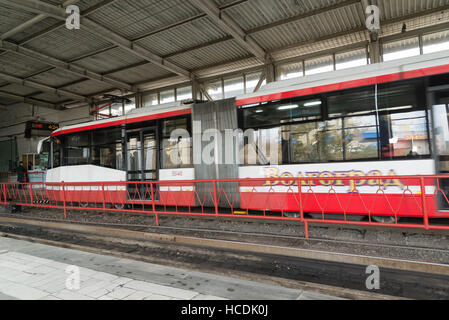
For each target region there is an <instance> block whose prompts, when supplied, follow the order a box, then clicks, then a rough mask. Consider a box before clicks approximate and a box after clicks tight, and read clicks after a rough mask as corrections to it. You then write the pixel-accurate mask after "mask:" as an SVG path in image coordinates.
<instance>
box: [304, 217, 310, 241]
mask: <svg viewBox="0 0 449 320" xmlns="http://www.w3.org/2000/svg"><path fill="white" fill-rule="evenodd" d="M304 233H305V236H306V239H309V223H308V222H307V221H304Z"/></svg>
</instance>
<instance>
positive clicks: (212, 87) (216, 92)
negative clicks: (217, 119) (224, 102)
mask: <svg viewBox="0 0 449 320" xmlns="http://www.w3.org/2000/svg"><path fill="white" fill-rule="evenodd" d="M206 91H207V93H208V94H209V95H210V96H211V98H212V99H214V100H221V99H223V86H222V83H221V80H219V81H215V82H211V83H207V84H206Z"/></svg>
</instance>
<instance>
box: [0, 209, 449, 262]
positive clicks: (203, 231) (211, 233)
mask: <svg viewBox="0 0 449 320" xmlns="http://www.w3.org/2000/svg"><path fill="white" fill-rule="evenodd" d="M1 216H4V217H9V218H19V219H29V220H36V221H46V222H57V223H71V224H75V223H76V224H81V225H88V226H98V227H110V228H121V229H129V230H134V231H142V232H147V231H152V232H157V233H165V234H167V233H168V234H176V235H195V236H200V237H208V238H211V237H212V238H213V239H218V238H220V239H222V240H226V239H228V240H232V239H235V238H236V237H239V238H241V237H247V239H248V240H249V241H252V240H255V239H256V240H258V239H263V240H265V241H266V240H270V241H272V240H273V239H276V240H280V241H304V242H308V243H310V244H313V243H329V244H333V245H354V246H356V245H363V246H366V247H371V248H381V249H394V250H413V251H424V252H430V253H441V254H448V250H447V249H440V248H428V247H422V246H421V247H420V246H413V245H412V246H404V245H392V244H376V243H360V242H356V241H347V240H335V239H325V238H319V239H318V238H309V239H306V238H305V237H300V236H288V235H279V234H274V233H258V232H241V231H229V230H219V229H212V228H210V229H207V228H189V227H173V226H148V225H146V226H143V225H139V224H124V223H99V222H88V221H85V222H77V221H70V220H66V219H52V218H38V217H34V218H30V217H29V216H25V215H17V214H14V215H0V217H1ZM448 262H449V261H448Z"/></svg>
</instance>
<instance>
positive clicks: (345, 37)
mask: <svg viewBox="0 0 449 320" xmlns="http://www.w3.org/2000/svg"><path fill="white" fill-rule="evenodd" d="M45 2H47V3H50V4H55V5H60V4H62V3H63V2H65V0H46V1H45ZM213 2H214V3H215V4H216V5H217V6H219V7H222V8H224V9H223V10H224V12H225V13H226V14H227V15H228V16H229V17H231V19H233V20H234V21H235V22H236V24H237V25H239V27H240V28H241V29H242V30H243V31H244V32H246V33H248V34H249V37H251V38H252V39H253V40H254V41H255V42H256V43H257V44H258V45H260V46H261V47H262V48H263V49H264V50H265V51H266V52H268V53H271V54H272V56H273V59H274V61H275V62H276V61H281V60H285V59H296V58H301V57H303V56H306V55H309V54H315V53H319V52H322V51H326V52H327V53H328V52H329V50H330V49H335V50H338V49H339V48H344V47H346V46H354V45H355V44H356V45H357V46H358V45H362V46H363V44H364V43H365V42H366V41H368V40H369V34H368V32H367V31H366V30H365V15H364V8H362V5H361V2H360V1H358V2H356V3H354V1H351V0H276V1H274V0H213ZM370 3H373V4H375V5H378V6H379V7H380V9H381V18H382V31H381V36H388V35H392V34H398V33H401V31H402V25H403V23H404V22H405V23H406V24H407V30H408V31H410V30H415V29H419V28H423V27H426V26H432V25H435V24H441V23H443V22H449V0H373V1H370ZM77 4H78V5H79V6H80V8H81V11H82V12H89V11H90V9H92V8H94V7H96V5H104V6H102V7H101V8H100V9H99V10H96V11H95V12H93V13H91V14H90V15H89V18H90V19H92V20H93V21H95V22H97V23H98V24H100V25H102V26H104V27H106V28H108V29H109V30H111V31H112V32H114V33H116V34H118V35H120V36H122V37H125V38H126V39H128V40H131V41H132V40H135V43H136V44H138V45H140V46H142V47H144V48H146V49H147V50H148V51H150V52H152V53H154V54H156V55H158V56H161V57H165V58H166V59H167V60H168V61H170V62H172V63H174V64H176V65H178V66H180V67H182V68H184V69H186V70H193V71H195V74H196V76H198V77H200V78H202V77H211V76H216V75H219V74H223V73H228V72H234V71H238V70H244V69H248V68H253V67H260V66H261V65H262V62H261V61H259V60H258V59H255V58H254V57H253V56H252V54H251V52H250V51H249V50H248V49H247V48H245V47H244V46H242V45H241V44H239V43H238V42H237V41H236V40H234V39H233V38H232V36H231V35H230V34H229V33H228V32H227V31H226V30H224V29H223V28H222V27H220V26H218V25H217V24H216V23H215V22H214V21H213V20H212V19H210V18H209V17H207V16H206V14H205V13H204V12H203V11H201V10H200V9H198V8H197V7H195V6H194V5H193V4H192V3H191V2H189V1H185V0H118V1H112V2H107V1H104V0H80V1H79V2H78V3H77ZM333 6H338V7H333ZM329 8H332V10H329ZM436 9H438V10H436ZM443 9H446V10H443ZM429 10H432V12H430V11H429ZM305 14H307V17H305V16H303V15H305ZM410 15H414V16H413V17H408V18H407V16H410ZM35 16H36V14H35V13H30V12H26V11H25V10H19V9H16V8H12V7H7V6H4V5H0V34H4V33H5V32H8V31H10V30H11V29H13V28H15V27H17V26H19V25H21V24H22V23H24V22H26V21H28V20H30V19H32V18H33V17H35ZM298 17H302V19H299V18H298ZM286 19H291V20H290V21H289V22H288V23H284V22H285V20H286ZM394 19H396V20H394ZM392 20H393V21H392ZM387 21H389V23H388V24H387V23H386V22H387ZM271 24H272V25H271ZM57 25H61V21H59V20H56V19H53V18H48V17H47V18H45V19H44V20H42V21H40V22H39V23H37V24H35V25H34V26H32V27H29V28H27V29H25V30H23V31H22V32H20V33H17V34H15V35H14V36H13V37H11V38H9V39H8V40H9V41H12V42H16V43H19V44H20V43H21V42H22V41H23V40H24V39H29V38H30V37H33V35H36V34H39V33H40V32H41V31H43V30H51V31H49V32H48V33H46V34H44V35H41V36H39V37H37V38H36V39H34V40H30V41H28V42H27V43H26V44H24V46H25V47H26V48H29V49H32V50H35V51H38V52H41V53H44V54H46V55H49V56H51V57H55V58H57V59H60V60H63V61H67V62H70V61H72V60H74V62H73V63H74V64H75V65H79V66H81V67H83V68H86V69H88V70H90V71H93V72H96V73H99V74H103V75H108V76H110V77H111V78H113V79H116V80H118V81H122V82H125V83H127V84H140V83H142V82H145V81H151V80H155V81H156V80H157V81H158V82H160V83H164V84H166V83H165V80H161V78H164V77H167V78H170V77H173V78H174V75H175V74H174V73H173V72H170V71H168V70H166V69H164V68H161V67H160V66H156V65H155V64H153V63H149V62H148V61H147V60H145V59H144V58H143V57H142V56H138V55H136V54H133V53H130V52H129V51H127V50H124V49H122V48H118V47H116V46H115V45H114V44H113V43H111V42H110V40H109V39H103V38H101V37H99V36H98V35H94V34H92V33H90V32H88V30H86V29H83V27H82V28H81V30H71V31H69V30H67V29H66V28H65V27H64V26H60V27H58V28H52V26H57ZM267 26H269V27H267ZM405 36H406V35H405ZM83 56H85V57H84V58H83ZM79 57H81V58H79ZM50 67H51V66H49V64H45V63H44V61H36V60H33V59H30V58H26V57H24V56H21V55H18V54H15V53H11V52H9V53H6V54H2V53H1V52H0V72H4V73H7V74H11V75H15V76H17V77H22V78H24V77H27V76H30V75H33V74H35V73H39V72H41V73H40V74H36V75H35V76H34V77H32V78H31V79H30V80H32V81H35V82H38V83H42V84H46V85H48V86H52V87H59V86H62V85H65V84H70V83H72V85H70V86H68V87H66V88H64V89H65V90H68V91H72V92H75V93H78V94H80V95H90V94H93V93H96V92H100V91H102V90H109V89H111V85H110V84H107V83H101V82H98V81H92V80H88V81H81V82H79V83H75V84H73V83H74V82H77V81H79V80H80V79H82V78H81V76H76V75H73V74H71V73H67V72H65V71H64V70H60V69H57V70H51V71H46V70H48V69H49V68H50ZM177 81H179V80H177ZM149 87H152V86H151V85H149ZM5 88H6V89H11V88H12V89H11V90H13V91H14V93H15V94H19V93H22V94H23V95H26V94H29V93H30V92H31V93H32V92H34V91H35V89H31V90H32V91H30V89H25V87H23V88H22V89H23V90H21V86H12V87H10V86H7V87H4V89H5ZM6 89H5V90H6ZM33 90H34V91H33ZM40 97H41V98H42V99H44V98H49V99H50V100H48V101H59V100H58V99H61V98H59V97H55V96H54V95H53V97H52V95H51V94H44V95H41V96H40ZM62 99H63V100H67V99H66V98H65V99H64V98H62ZM44 100H45V99H44ZM0 102H1V101H0Z"/></svg>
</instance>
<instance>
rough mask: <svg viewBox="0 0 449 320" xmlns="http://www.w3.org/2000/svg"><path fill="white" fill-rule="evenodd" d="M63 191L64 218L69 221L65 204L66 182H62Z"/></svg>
mask: <svg viewBox="0 0 449 320" xmlns="http://www.w3.org/2000/svg"><path fill="white" fill-rule="evenodd" d="M61 189H62V204H63V207H64V218H65V219H67V207H66V203H65V187H64V181H62V182H61Z"/></svg>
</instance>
